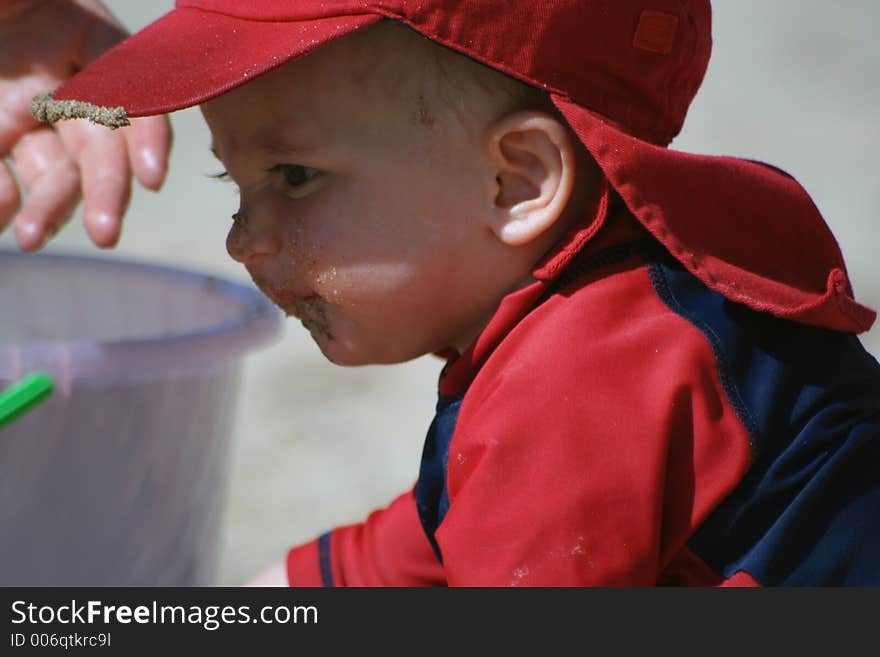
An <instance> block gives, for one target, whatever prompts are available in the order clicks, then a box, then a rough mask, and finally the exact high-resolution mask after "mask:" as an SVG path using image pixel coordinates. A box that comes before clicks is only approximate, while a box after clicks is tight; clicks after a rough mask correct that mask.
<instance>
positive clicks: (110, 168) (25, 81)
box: [0, 0, 171, 251]
mask: <svg viewBox="0 0 880 657" xmlns="http://www.w3.org/2000/svg"><path fill="white" fill-rule="evenodd" d="M126 36H127V33H126V31H125V30H124V29H123V28H122V26H121V25H120V24H119V23H118V22H117V21H116V19H114V18H113V16H112V15H111V14H110V13H109V12H108V11H107V9H106V8H105V7H104V6H103V5H102V4H101V3H100V2H98V0H0V156H2V159H0V230H3V229H4V228H5V227H6V226H7V225H8V224H9V223H10V221H11V222H12V223H13V226H14V229H15V235H16V238H17V240H18V243H19V246H20V247H21V248H22V249H23V250H25V251H33V250H36V249H39V248H40V247H42V246H43V244H44V243H45V242H46V240H47V239H49V238H50V237H51V236H52V235H54V234H55V232H57V231H58V229H59V228H61V226H62V225H63V224H64V223H65V222H66V221H67V220H68V219H69V218H70V215H71V213H72V212H73V210H74V209H75V208H76V205H77V203H78V202H79V199H80V197H82V198H83V199H84V201H85V207H84V212H83V222H84V223H85V228H86V232H87V233H88V235H89V237H90V238H91V240H92V241H93V242H94V243H95V244H96V245H97V246H100V247H105V248H107V247H112V246H114V245H115V244H116V243H117V241H118V240H119V232H120V227H121V221H122V215H123V214H124V212H125V210H126V208H127V206H128V201H129V198H130V196H131V176H132V174H134V176H135V177H136V178H137V179H138V180H139V181H140V183H141V184H142V185H143V186H144V187H146V188H148V189H152V190H157V189H159V187H161V185H162V182H163V180H164V179H165V173H166V171H167V168H168V151H169V149H170V147H171V128H170V125H169V123H168V119H167V118H166V117H149V118H143V119H132V120H131V125H130V126H127V127H125V128H120V129H118V130H110V129H108V128H105V127H103V126H98V125H93V124H91V123H89V122H88V121H85V120H72V121H62V122H59V123H58V124H56V125H55V126H54V127H50V126H47V125H44V124H41V123H38V122H37V121H36V119H34V118H33V116H32V115H31V113H30V101H31V98H33V97H34V96H36V95H38V94H41V93H46V92H49V91H51V90H53V89H55V88H56V87H58V85H59V84H60V83H61V82H62V81H63V80H64V79H65V78H67V77H69V76H70V75H72V74H73V73H75V72H76V71H77V70H79V69H81V68H82V67H83V66H85V65H86V64H87V63H88V62H89V61H91V60H92V59H94V58H95V57H97V56H98V55H100V54H101V53H102V52H103V51H105V50H107V49H108V48H110V47H111V46H112V45H114V44H115V43H117V42H119V41H121V40H122V39H124V38H125V37H126ZM16 178H17V180H16ZM19 185H20V187H19Z"/></svg>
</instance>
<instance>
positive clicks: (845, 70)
mask: <svg viewBox="0 0 880 657" xmlns="http://www.w3.org/2000/svg"><path fill="white" fill-rule="evenodd" d="M108 4H109V6H110V7H111V8H112V9H113V10H114V11H115V12H116V14H117V15H118V16H119V17H120V19H121V20H122V22H123V23H124V24H125V25H126V26H128V27H129V28H130V29H138V28H140V27H142V26H143V25H145V24H146V23H147V22H149V21H150V20H152V19H153V18H156V17H158V15H159V14H160V13H161V12H162V11H164V10H166V9H167V8H170V7H171V5H172V2H171V1H170V0H164V1H162V2H152V3H142V2H134V1H133V0H124V1H123V0H117V1H115V2H114V1H113V0H110V1H109V2H108ZM715 5H716V7H715V21H714V22H715V25H714V39H715V50H714V55H713V60H712V63H711V65H710V68H709V72H708V75H707V78H706V81H705V84H704V86H703V89H702V90H701V92H700V94H699V95H698V97H697V99H696V101H695V103H694V105H693V107H692V110H691V112H690V115H689V118H688V121H687V124H686V127H685V130H684V132H683V133H682V135H681V136H680V137H679V139H678V140H677V141H676V142H675V143H674V144H673V146H674V147H675V148H678V149H681V150H690V151H695V152H702V153H712V154H725V155H736V156H743V157H749V158H753V159H760V160H763V161H766V162H770V163H773V164H775V165H777V166H779V167H781V168H783V169H786V170H787V171H789V172H791V173H792V174H794V175H795V176H796V177H797V178H798V179H799V180H800V181H801V183H802V184H803V185H804V186H805V187H806V188H807V190H809V191H810V193H811V194H812V196H813V199H814V200H815V202H816V204H817V206H818V207H819V209H820V210H821V211H822V212H823V214H824V215H825V217H826V218H827V220H828V222H829V224H830V225H831V227H832V230H833V231H834V233H835V235H836V236H837V238H838V240H839V242H840V244H841V247H842V249H843V252H844V254H845V256H846V258H847V262H848V265H849V270H850V275H851V278H852V280H853V281H854V286H855V289H856V293H857V296H858V298H859V299H860V300H861V301H862V302H863V303H866V304H867V305H870V306H872V307H874V308H878V307H880V259H878V258H877V257H876V251H877V247H878V246H880V221H878V220H877V217H876V210H875V208H877V206H878V205H880V167H878V165H877V161H876V154H877V153H878V152H880V121H878V116H880V115H878V111H877V107H878V106H880V85H878V84H877V80H878V77H880V45H878V42H877V40H876V31H877V28H878V27H880V4H878V3H877V2H876V0H845V1H844V2H840V3H835V4H834V5H833V7H831V5H829V3H827V2H819V0H774V2H762V1H760V0H739V1H737V2H733V1H732V0H724V1H718V2H716V3H715ZM172 121H173V125H174V129H175V139H176V142H175V150H174V154H173V159H172V162H171V176H170V179H169V181H168V183H167V184H166V186H165V188H164V189H163V191H162V192H161V193H160V194H158V195H156V194H151V193H147V192H143V190H136V191H135V194H134V197H133V199H132V203H131V208H130V211H129V214H128V216H127V225H126V228H125V232H124V237H123V239H122V242H121V244H120V246H119V247H118V249H117V251H116V252H115V253H113V254H111V255H116V256H132V257H138V258H142V259H143V258H146V259H149V260H153V261H157V262H163V263H168V264H173V265H184V266H186V267H189V268H195V269H200V270H204V271H208V272H212V273H215V274H220V275H223V276H227V277H230V278H234V279H237V280H247V279H246V277H245V275H244V272H243V270H242V269H241V268H240V266H238V265H237V264H236V263H235V262H233V261H232V260H231V259H229V258H228V256H227V255H226V253H225V248H224V239H225V233H226V229H227V227H228V225H229V221H230V220H229V216H230V215H231V213H232V212H233V211H234V210H235V209H236V208H237V199H236V197H235V194H234V192H233V190H232V188H231V187H230V186H227V185H223V184H221V183H218V182H216V181H212V180H210V179H208V178H207V177H206V174H211V173H215V172H216V171H217V169H218V165H217V164H216V162H215V161H214V160H213V158H212V157H211V155H210V154H209V152H208V145H209V136H208V133H207V130H206V129H205V127H204V125H203V123H202V120H201V117H200V115H199V112H198V110H186V111H182V112H178V113H176V114H174V115H173V117H172ZM12 244H13V241H12V239H11V235H10V234H8V233H7V234H4V235H3V236H0V247H8V246H10V245H12ZM49 250H60V251H65V252H70V251H84V252H87V253H90V254H94V253H95V250H94V249H93V248H91V246H90V244H89V242H88V241H87V239H86V237H85V234H84V232H83V229H82V227H81V225H80V223H79V215H78V214H77V216H76V217H75V220H74V221H73V222H72V223H71V224H70V225H69V226H68V227H67V228H66V229H65V230H64V231H63V232H62V233H61V234H60V235H59V236H58V237H57V238H56V239H55V241H54V242H53V244H52V245H51V246H50V247H49ZM863 342H864V343H865V345H866V346H867V347H868V349H869V350H870V351H871V352H872V353H874V354H875V355H877V354H880V327H878V328H875V329H874V330H872V331H870V332H868V333H866V334H864V336H863ZM244 365H245V376H244V380H243V386H242V390H241V397H240V403H239V408H238V415H237V421H236V425H235V428H234V443H233V455H232V456H233V459H232V463H233V466H232V474H231V479H230V481H229V486H228V490H227V505H226V514H225V517H224V524H223V531H222V539H221V545H220V568H219V572H218V574H217V580H216V583H217V584H222V585H237V584H240V583H242V582H243V581H245V580H246V579H247V578H248V577H249V576H251V575H252V574H253V573H255V572H256V571H257V570H259V569H260V568H261V567H262V566H263V565H264V564H265V563H267V562H268V561H270V560H273V559H276V558H279V557H280V556H281V555H283V553H284V552H285V550H286V548H287V547H289V546H291V545H293V544H297V543H299V542H301V541H305V540H307V539H309V538H311V537H312V536H314V535H316V534H318V533H320V532H322V531H324V530H325V529H327V528H330V527H332V526H335V525H337V524H339V523H347V522H354V521H357V520H359V519H361V518H362V517H364V516H365V515H366V513H367V512H369V511H370V510H371V509H374V508H377V507H379V506H382V505H384V504H385V503H387V502H388V501H390V499H391V498H392V497H393V496H394V495H396V494H397V493H398V492H400V491H402V490H404V489H406V488H408V487H409V486H411V485H412V484H413V482H414V481H415V477H416V474H417V472H418V462H419V456H420V453H421V445H422V440H423V437H424V434H425V431H426V429H427V427H428V424H429V422H430V420H431V417H432V412H433V406H434V401H435V398H434V394H435V379H436V376H437V373H438V372H439V368H440V362H439V361H438V360H436V359H434V358H432V357H426V358H423V359H419V360H416V361H414V362H411V363H406V364H403V365H399V366H393V367H366V368H359V369H344V368H338V367H335V366H333V365H331V364H329V363H327V362H326V361H324V359H323V357H322V356H321V354H320V352H319V351H318V350H317V348H316V347H315V346H314V345H313V344H312V343H311V340H310V338H309V337H308V335H307V334H306V332H305V331H304V330H303V329H302V328H301V327H300V326H299V324H298V323H296V322H295V321H293V320H291V322H290V324H289V325H288V326H287V330H286V333H285V336H284V337H283V339H281V340H280V341H279V342H277V343H276V344H274V345H272V346H271V347H268V348H266V349H264V350H262V351H260V352H257V353H254V354H252V355H250V356H249V357H248V358H247V359H246V361H245V364H244Z"/></svg>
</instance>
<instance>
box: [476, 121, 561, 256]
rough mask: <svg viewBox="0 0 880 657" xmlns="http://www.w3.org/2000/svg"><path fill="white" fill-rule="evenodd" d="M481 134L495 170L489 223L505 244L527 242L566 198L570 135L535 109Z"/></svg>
mask: <svg viewBox="0 0 880 657" xmlns="http://www.w3.org/2000/svg"><path fill="white" fill-rule="evenodd" d="M487 137H488V143H487V145H488V154H489V161H490V165H491V166H492V167H493V168H494V171H495V184H494V186H493V188H492V190H491V193H492V196H493V198H492V204H493V208H492V218H491V226H490V227H491V229H492V231H493V232H494V233H495V235H496V236H497V237H498V238H499V239H500V240H501V241H502V242H504V243H505V244H509V245H511V246H519V245H522V244H527V243H528V242H531V241H532V240H534V239H535V238H537V237H538V236H539V235H541V234H542V233H544V232H545V231H546V230H547V229H549V228H550V227H551V226H553V224H554V223H555V222H556V221H557V220H558V219H559V218H560V217H561V216H562V213H563V211H564V210H565V207H566V205H567V204H568V201H569V198H570V197H571V194H572V190H573V189H574V180H575V151H574V146H573V145H572V141H571V137H570V136H569V133H568V130H566V128H565V127H564V126H563V125H562V123H560V122H559V121H558V120H557V119H555V118H554V117H552V116H550V115H549V114H545V113H543V112H536V111H524V112H517V113H515V114H510V115H508V116H505V117H504V118H502V119H500V120H499V121H497V122H496V123H494V124H492V125H491V126H489V129H488V133H487Z"/></svg>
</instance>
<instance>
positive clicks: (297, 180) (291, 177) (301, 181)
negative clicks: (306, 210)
mask: <svg viewBox="0 0 880 657" xmlns="http://www.w3.org/2000/svg"><path fill="white" fill-rule="evenodd" d="M272 171H277V172H279V173H280V174H281V176H282V177H283V178H284V183H285V184H286V185H288V186H289V187H300V186H302V185H305V184H306V183H307V182H309V181H310V180H312V179H313V178H315V177H316V176H317V175H318V174H319V171H318V170H317V169H312V168H311V167H304V166H302V165H300V164H276V165H275V166H274V167H272Z"/></svg>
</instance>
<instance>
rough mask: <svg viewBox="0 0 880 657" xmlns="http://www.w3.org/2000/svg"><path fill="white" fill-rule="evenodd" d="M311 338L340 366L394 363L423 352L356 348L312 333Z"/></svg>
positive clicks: (331, 360)
mask: <svg viewBox="0 0 880 657" xmlns="http://www.w3.org/2000/svg"><path fill="white" fill-rule="evenodd" d="M312 339H313V340H314V341H315V343H316V344H317V345H318V348H319V349H320V350H321V353H322V354H324V357H325V358H326V359H327V360H329V361H330V362H331V363H333V364H334V365H340V366H342V367H359V366H362V365H396V364H398V363H405V362H407V361H410V360H413V359H414V358H418V357H419V356H422V355H423V354H414V355H412V356H406V355H401V354H396V353H394V352H389V351H387V350H386V351H379V350H371V349H357V348H356V347H354V346H353V345H346V344H345V343H344V342H340V341H339V340H332V339H328V338H326V337H325V336H321V335H315V334H314V333H312Z"/></svg>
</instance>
